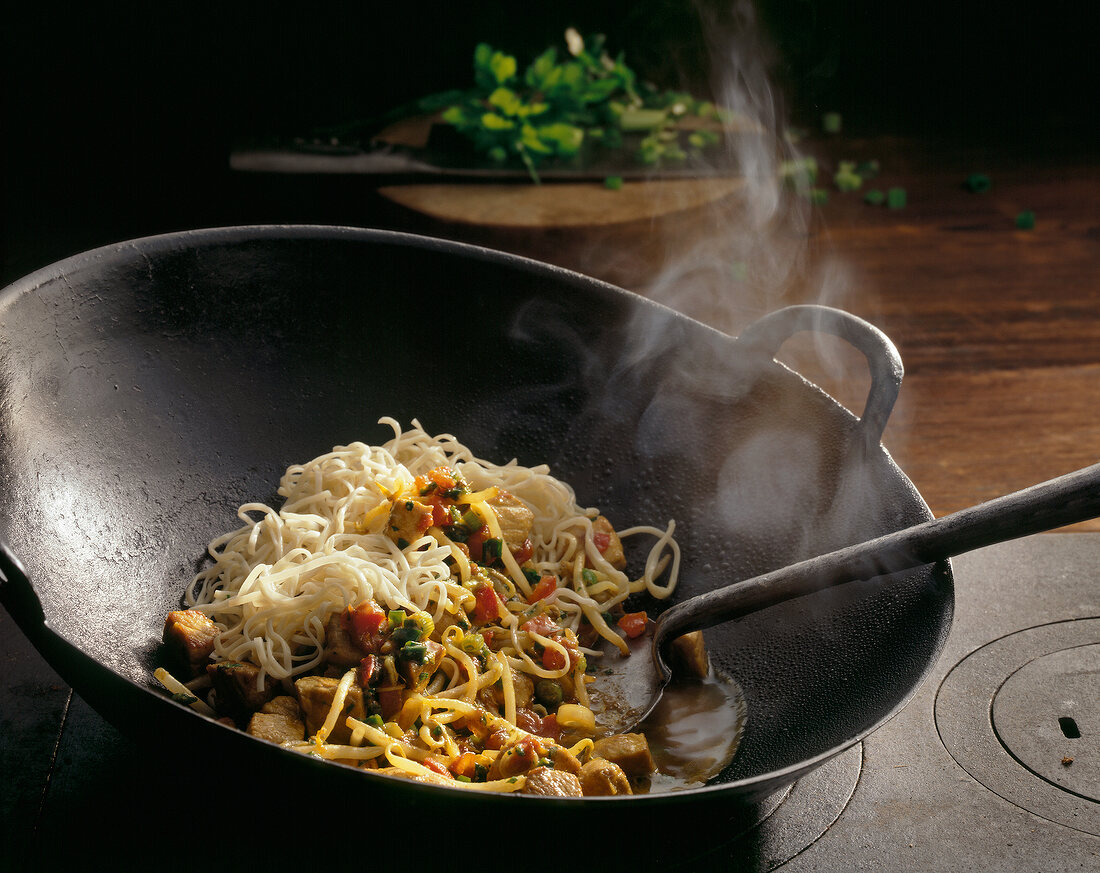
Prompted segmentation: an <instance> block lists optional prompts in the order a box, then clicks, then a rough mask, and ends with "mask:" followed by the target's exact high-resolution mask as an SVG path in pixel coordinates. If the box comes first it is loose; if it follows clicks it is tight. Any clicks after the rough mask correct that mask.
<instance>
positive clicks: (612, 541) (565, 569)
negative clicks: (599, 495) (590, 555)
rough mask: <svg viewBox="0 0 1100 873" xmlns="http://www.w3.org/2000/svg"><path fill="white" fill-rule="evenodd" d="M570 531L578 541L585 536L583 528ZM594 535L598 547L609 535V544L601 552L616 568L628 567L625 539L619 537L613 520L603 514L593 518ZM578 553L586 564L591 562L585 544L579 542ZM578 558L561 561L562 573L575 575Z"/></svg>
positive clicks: (566, 576)
mask: <svg viewBox="0 0 1100 873" xmlns="http://www.w3.org/2000/svg"><path fill="white" fill-rule="evenodd" d="M570 532H571V533H572V534H573V535H574V536H575V537H576V538H577V540H578V541H580V540H582V539H583V537H584V531H583V530H582V529H581V528H570ZM592 535H593V537H594V538H595V540H596V543H597V548H599V545H598V543H599V542H600V541H601V540H602V539H603V537H604V536H606V537H607V546H606V547H605V548H604V550H603V551H602V552H601V554H602V555H603V556H604V558H605V559H606V560H607V563H609V564H610V565H611V566H612V567H614V568H615V569H616V570H623V569H625V568H626V553H625V552H624V551H623V541H622V540H621V539H619V535H618V534H617V533H616V532H615V528H614V527H612V526H611V522H610V521H608V520H607V519H606V518H604V517H603V516H602V515H599V516H597V517H596V518H594V519H592ZM577 555H578V556H580V557H581V558H582V559H583V560H584V562H585V564H586V565H588V564H591V562H590V561H589V560H588V559H587V558H586V556H585V553H584V546H583V545H582V544H578V547H577ZM575 560H576V558H575V557H574V558H572V559H570V560H568V561H562V562H561V573H562V575H563V576H564V577H565V578H566V579H568V578H570V577H571V576H572V575H573V566H574V561H575Z"/></svg>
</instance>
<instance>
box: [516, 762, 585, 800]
mask: <svg viewBox="0 0 1100 873" xmlns="http://www.w3.org/2000/svg"><path fill="white" fill-rule="evenodd" d="M520 793H521V794H537V795H540V796H542V797H582V796H583V795H584V791H583V790H582V789H581V783H580V780H579V779H577V777H576V776H574V775H573V774H572V773H567V772H565V771H564V770H553V769H551V768H550V767H536V768H535V769H534V770H532V771H531V772H529V773H528V774H527V781H526V782H525V783H524V785H523V788H521V789H520Z"/></svg>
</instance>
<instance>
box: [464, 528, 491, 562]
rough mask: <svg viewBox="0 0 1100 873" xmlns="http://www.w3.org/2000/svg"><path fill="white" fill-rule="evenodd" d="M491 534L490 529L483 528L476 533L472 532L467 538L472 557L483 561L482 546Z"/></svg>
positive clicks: (467, 546)
mask: <svg viewBox="0 0 1100 873" xmlns="http://www.w3.org/2000/svg"><path fill="white" fill-rule="evenodd" d="M488 536H489V533H488V530H487V529H486V528H484V527H483V528H482V529H481V530H479V531H477V532H476V533H472V534H470V536H469V538H468V539H467V540H466V548H467V549H469V551H470V559H471V560H474V561H477V562H478V563H479V564H480V563H481V558H482V546H484V545H485V540H486V538H487V537H488Z"/></svg>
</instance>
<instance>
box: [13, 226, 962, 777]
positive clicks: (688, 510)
mask: <svg viewBox="0 0 1100 873" xmlns="http://www.w3.org/2000/svg"><path fill="white" fill-rule="evenodd" d="M3 307H4V308H3V310H2V319H3V320H2V338H3V342H2V344H0V374H2V382H0V392H2V394H0V413H2V423H0V426H2V433H0V451H2V453H3V454H2V456H0V473H2V475H3V477H4V480H5V481H6V482H8V483H10V486H9V499H8V502H7V506H6V507H5V510H4V512H5V515H4V517H3V518H2V519H0V523H2V525H3V527H2V528H0V535H2V536H3V537H4V538H5V539H6V540H7V541H8V542H9V544H10V545H11V547H12V548H13V550H14V551H15V553H16V555H17V556H19V557H20V559H21V560H22V561H23V563H24V564H25V566H26V568H27V570H28V573H29V576H30V578H31V579H32V580H33V583H34V586H35V590H36V593H37V594H38V597H39V598H40V599H41V601H42V604H43V610H44V613H45V616H46V620H47V622H48V624H49V625H50V627H51V628H52V629H53V630H55V631H56V632H58V633H59V634H61V635H62V636H64V637H65V638H67V639H68V640H69V641H71V642H72V643H73V644H75V645H76V646H77V647H78V648H79V649H81V650H82V651H84V652H85V653H87V654H88V655H90V656H91V657H92V658H94V659H95V660H97V661H98V662H100V663H102V664H104V665H106V666H108V667H110V668H111V669H112V670H114V671H116V672H118V673H119V674H121V675H122V676H124V677H126V678H128V679H130V680H132V681H133V682H134V683H137V684H138V685H140V686H143V687H148V686H149V685H150V684H151V680H150V677H149V673H150V671H151V669H152V667H153V666H154V665H155V663H156V661H157V657H158V649H157V647H158V642H159V636H160V630H161V623H162V621H163V616H164V614H165V613H166V612H167V611H168V610H169V609H172V608H175V607H176V606H177V604H178V602H179V597H180V594H181V592H182V589H183V587H184V585H185V584H186V582H187V581H188V580H189V579H190V577H191V575H192V574H193V573H194V572H195V569H196V567H197V566H199V564H200V562H201V560H202V558H203V554H204V550H205V546H206V543H207V542H208V541H209V540H210V539H211V538H212V537H213V536H216V535H218V534H220V533H222V532H224V531H226V530H229V529H230V528H232V527H234V526H236V525H237V523H238V522H237V519H236V516H235V512H236V509H237V507H238V506H239V505H240V504H241V503H244V502H248V501H254V500H262V501H268V502H272V501H274V500H275V494H274V489H275V485H276V483H277V481H278V478H279V477H280V475H281V474H282V473H283V471H284V470H285V468H286V467H287V466H288V465H289V464H291V463H297V462H302V461H306V460H308V459H310V458H312V457H314V456H316V455H318V454H320V453H322V452H324V451H327V450H328V449H329V448H331V447H332V446H333V445H336V444H343V443H347V442H350V441H352V440H363V441H366V442H378V441H380V440H383V439H385V438H386V437H387V435H388V431H387V430H386V429H384V428H382V427H380V426H379V425H377V423H376V422H377V420H378V418H379V417H380V416H382V415H391V416H393V417H395V418H397V419H398V420H399V421H402V422H408V421H409V420H410V419H411V418H413V417H417V418H419V420H420V421H421V423H422V424H423V425H424V427H425V428H426V429H427V430H429V431H432V432H443V431H447V432H450V433H453V434H455V435H456V436H458V437H459V438H460V439H462V441H463V442H465V443H466V444H468V445H470V446H471V447H473V448H474V450H475V451H476V452H477V453H478V454H480V455H481V456H482V457H485V458H487V459H490V460H493V461H497V462H503V461H505V460H507V459H509V458H512V457H517V458H518V459H519V460H520V462H521V463H524V464H529V465H533V464H537V463H540V462H544V461H545V462H547V463H549V464H550V465H551V469H552V472H554V474H555V475H557V476H558V477H559V478H562V479H565V480H566V481H568V482H570V483H571V484H573V486H574V487H575V488H576V491H577V493H578V496H579V498H580V501H581V502H582V503H583V504H587V505H596V506H599V507H600V509H601V511H603V512H604V513H605V514H606V515H608V516H609V517H610V518H611V519H612V521H613V522H614V523H615V524H616V525H617V526H619V527H625V526H630V525H633V524H644V523H652V524H664V523H665V522H666V521H667V520H668V519H669V518H674V519H676V522H677V538H678V540H679V542H680V544H681V546H682V549H683V556H684V564H683V568H682V579H681V587H680V589H679V592H678V595H677V596H678V597H683V596H690V595H692V594H695V593H698V592H700V591H702V590H705V589H706V588H708V587H712V586H716V585H720V584H724V583H726V582H730V581H734V580H735V579H737V578H743V577H747V576H751V575H755V574H757V573H760V572H763V571H766V570H768V569H771V568H774V567H778V566H781V565H783V564H785V563H788V562H790V561H792V560H796V559H798V558H800V557H805V556H808V555H811V554H814V553H818V552H820V551H824V550H827V549H829V548H835V547H839V546H841V545H844V544H847V543H849V542H854V541H857V540H861V539H866V538H868V537H871V536H875V535H877V534H880V533H883V532H886V531H888V530H891V529H895V528H897V527H899V526H902V525H905V524H910V523H915V522H917V521H921V520H924V519H925V518H927V517H928V514H927V509H926V507H925V506H924V503H923V501H922V500H921V499H920V497H919V495H917V494H916V492H915V490H914V489H913V488H912V486H911V485H910V483H909V482H908V480H907V479H906V478H905V477H904V476H903V475H902V474H901V473H900V471H898V470H897V468H896V467H895V466H894V465H893V463H892V462H891V461H890V459H889V458H888V457H887V456H886V454H885V452H882V451H877V452H874V453H872V454H871V455H870V456H866V455H865V453H863V452H862V451H861V450H860V448H859V445H860V441H859V440H858V439H856V438H855V437H856V434H855V426H856V422H855V420H854V418H853V417H852V416H851V415H849V414H848V413H846V412H845V411H843V410H842V409H840V408H839V407H838V406H837V405H836V404H835V403H833V402H832V401H831V400H829V399H828V398H826V397H825V396H824V395H822V394H821V393H820V392H819V391H817V390H816V389H815V388H813V387H812V386H810V385H808V384H806V383H805V382H803V381H802V380H801V379H800V378H799V377H797V376H796V375H794V374H792V373H790V372H789V371H786V370H785V369H783V368H781V367H779V366H778V365H776V364H774V363H773V362H771V361H766V362H763V361H757V360H751V359H748V358H746V356H745V354H744V353H743V352H742V350H740V349H739V348H738V347H737V346H736V344H735V343H733V342H732V341H731V340H729V338H727V337H723V336H721V335H719V334H717V333H715V332H713V331H710V330H709V329H707V328H704V327H703V326H701V325H699V324H697V323H695V322H691V321H689V320H687V319H684V318H682V317H680V316H678V315H675V314H673V313H671V312H669V311H667V310H664V309H662V308H659V307H656V306H653V305H651V304H649V303H647V302H646V301H644V300H643V299H641V298H638V297H636V296H634V295H630V294H628V293H625V292H622V291H619V290H618V289H613V288H611V287H609V286H605V285H602V284H600V283H597V282H594V281H592V280H588V279H585V278H583V277H579V276H575V275H573V274H569V273H564V272H561V271H557V270H554V269H552V268H547V267H543V266H541V265H535V264H532V263H530V262H526V261H522V260H519V259H514V258H509V257H507V256H498V255H495V254H492V253H485V252H482V251H480V250H473V249H469V248H466V247H460V246H454V245H449V244H445V243H439V242H435V241H423V240H418V239H416V238H409V237H403V236H400V235H393V234H385V233H372V232H368V231H339V230H332V229H329V230H324V229H271V228H269V229H251V230H249V229H238V230H224V231H210V232H197V233H192V234H184V235H176V236H169V237H163V238H154V239H151V240H145V241H139V242H137V243H134V244H130V245H126V246H120V247H118V248H116V249H114V250H110V251H100V252H97V253H93V254H92V255H89V256H84V257H82V258H78V259H74V260H71V261H69V262H65V263H64V264H62V265H60V266H58V267H56V268H51V270H47V271H45V272H44V273H42V274H39V275H37V276H35V277H31V279H29V280H27V281H25V282H24V283H22V284H21V285H19V286H15V287H14V288H13V289H10V290H9V292H8V296H7V297H6V298H5V300H4V301H3ZM951 602H952V597H951V580H950V572H949V570H948V569H947V568H946V566H944V567H938V568H935V569H928V570H924V571H920V572H915V573H911V574H906V575H905V576H904V577H901V578H897V579H892V580H890V581H889V582H888V583H886V582H884V581H883V580H875V581H873V582H869V583H858V584H854V585H848V586H844V587H842V588H839V589H835V590H833V591H831V592H825V593H823V594H821V595H817V596H814V597H812V598H806V599H804V600H802V601H798V602H795V603H791V604H786V605H784V606H780V607H777V608H775V609H771V610H768V611H766V612H764V613H761V614H758V615H756V616H753V617H750V618H748V619H746V620H743V621H740V622H736V623H734V624H730V625H726V626H723V627H720V628H717V629H714V630H713V631H709V632H708V634H707V636H708V642H709V645H710V648H711V652H712V656H713V660H714V662H715V664H716V666H718V667H719V668H720V669H722V670H724V671H726V672H728V673H729V674H730V675H733V676H734V677H736V678H737V679H738V680H739V681H740V682H741V684H742V685H743V687H744V688H745V691H746V695H747V698H748V707H749V721H748V726H747V729H746V733H745V737H744V740H743V742H742V745H741V749H740V752H739V754H738V757H737V758H736V759H735V761H734V763H733V765H731V767H730V768H729V769H728V770H727V772H726V773H725V774H723V777H722V781H725V782H730V781H738V780H744V779H753V778H758V777H760V776H761V775H762V774H769V773H774V772H776V771H782V770H785V769H788V768H791V767H794V766H796V765H799V764H800V763H803V762H806V761H808V760H811V759H813V758H815V757H817V756H820V755H822V754H825V753H827V752H829V751H830V750H834V749H836V748H837V747H839V746H840V745H843V744H845V743H849V742H851V741H852V739H853V738H855V737H858V736H860V735H862V734H864V733H866V732H867V731H869V730H871V729H872V728H873V727H874V726H876V725H877V724H878V723H880V722H881V721H882V720H883V719H884V718H885V717H887V716H888V715H889V714H890V713H892V712H893V711H894V710H895V709H896V708H897V707H898V705H899V704H900V703H901V702H902V701H904V700H905V699H907V697H908V695H909V694H911V693H912V691H913V690H914V687H915V685H916V683H917V682H919V680H920V678H921V677H922V676H923V674H924V672H925V671H926V670H927V668H928V666H929V664H930V662H931V661H932V660H933V659H934V658H935V655H936V654H937V653H938V651H939V648H940V646H941V645H942V641H943V636H944V634H945V633H946V624H947V622H948V621H949V619H950V611H951ZM651 611H655V610H652V607H651ZM77 690H78V691H79V692H83V689H81V688H78V689H77ZM89 699H90V700H92V701H93V703H94V695H89ZM164 707H166V708H168V707H172V708H175V707H176V705H175V704H172V703H170V702H169V701H168V700H167V699H165V701H164ZM166 717H173V716H170V715H166Z"/></svg>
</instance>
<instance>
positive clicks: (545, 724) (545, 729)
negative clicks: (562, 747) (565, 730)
mask: <svg viewBox="0 0 1100 873" xmlns="http://www.w3.org/2000/svg"><path fill="white" fill-rule="evenodd" d="M538 735H539V736H540V737H549V738H550V739H551V740H557V739H559V738H560V737H561V727H560V726H559V725H558V717H557V715H556V714H554V713H550V714H549V715H548V716H546V718H544V719H543V720H542V727H541V730H539V731H538Z"/></svg>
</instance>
